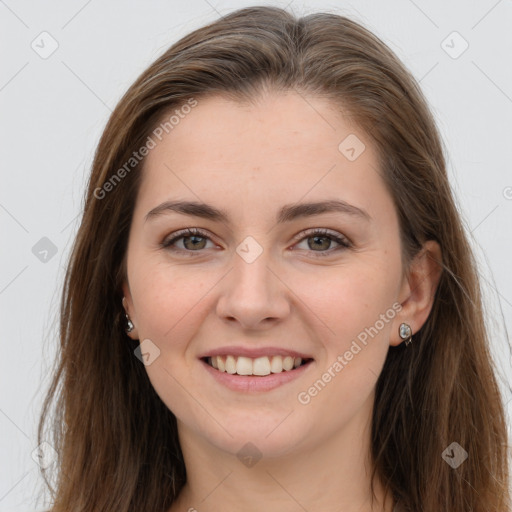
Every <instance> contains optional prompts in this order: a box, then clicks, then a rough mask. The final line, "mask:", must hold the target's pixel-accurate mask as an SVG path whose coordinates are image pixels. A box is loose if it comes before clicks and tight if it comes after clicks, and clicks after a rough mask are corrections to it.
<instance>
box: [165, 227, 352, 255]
mask: <svg viewBox="0 0 512 512" xmlns="http://www.w3.org/2000/svg"><path fill="white" fill-rule="evenodd" d="M191 236H200V237H203V238H206V239H208V240H209V241H211V242H212V243H215V242H214V240H212V238H213V237H212V235H211V234H210V233H209V232H207V231H206V230H203V229H202V228H196V227H192V228H184V229H180V230H178V231H175V232H174V233H172V234H171V235H170V236H167V237H166V238H165V239H164V240H163V242H162V243H161V244H160V245H161V246H162V248H164V249H168V250H170V251H173V252H179V253H187V255H193V254H194V253H195V252H197V253H201V252H203V251H202V250H198V251H188V250H185V249H176V248H170V247H171V245H172V244H173V243H174V242H176V241H177V240H180V239H182V238H187V237H191ZM308 236H311V237H312V236H325V237H327V238H330V239H331V240H332V241H334V242H336V243H337V244H338V245H339V246H340V247H337V248H334V249H329V250H327V251H312V250H311V251H309V252H313V253H316V254H317V256H320V257H321V256H329V255H331V254H333V253H334V252H337V251H338V250H339V249H340V248H343V249H349V248H352V247H353V245H354V244H353V243H352V241H351V240H350V239H349V238H348V237H347V236H346V235H344V234H342V233H339V232H337V231H334V230H331V229H327V228H307V229H304V230H302V231H301V232H300V233H298V234H297V235H295V236H294V238H293V240H294V243H299V242H301V241H303V240H304V239H306V238H308Z"/></svg>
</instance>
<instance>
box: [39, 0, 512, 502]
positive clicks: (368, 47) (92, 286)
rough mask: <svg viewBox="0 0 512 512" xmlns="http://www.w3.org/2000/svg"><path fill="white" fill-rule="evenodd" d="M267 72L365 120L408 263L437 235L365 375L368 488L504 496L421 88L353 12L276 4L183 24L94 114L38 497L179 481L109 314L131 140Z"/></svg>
mask: <svg viewBox="0 0 512 512" xmlns="http://www.w3.org/2000/svg"><path fill="white" fill-rule="evenodd" d="M266 87H270V88H273V89H275V90H293V91H295V92H297V93H299V94H308V95H317V96H322V97H324V98H327V99H329V100H331V101H332V104H333V105H338V106H339V107H340V109H343V112H344V114H346V115H350V116H351V119H352V120H353V121H355V122H356V123H357V124H358V125H359V126H360V127H361V128H362V129H363V130H364V131H365V132H366V133H367V134H368V135H369V137H370V138H371V140H372V141H373V143H374V144H375V147H376V148H377V151H378V155H379V160H380V161H379V163H380V169H381V172H382V175H383V178H384V180H385V182H386V185H387V187H388V188H389V192H390V194H391V196H392V198H393V200H394V204H395V207H396V210H397V212H398V215H399V221H400V230H401V240H402V249H403V255H404V262H405V263H406V264H407V263H409V262H410V261H411V259H412V257H413V256H414V255H415V254H416V253H417V251H418V250H419V249H420V248H421V246H422V244H423V243H424V242H425V241H426V240H435V241H437V242H438V243H439V245H440V246H441V250H442V254H443V261H442V266H443V271H442V275H441V279H440V282H439V285H438V288H437V290H436V295H435V299H434V305H433V308H432V311H431V314H430V315H429V318H428V319H427V321H426V323H425V324H424V326H423V327H422V329H421V330H420V331H419V332H418V333H416V334H415V335H414V343H413V347H414V348H413V349H412V348H409V349H407V350H404V349H403V344H402V345H400V346H398V347H391V348H390V350H389V352H388V356H387V359H386V361H385V365H384V368H383V371H382V374H381V375H380V377H379V380H378V382H377V388H376V397H375V406H374V411H373V421H372V458H373V462H374V466H373V473H372V491H373V480H374V478H375V476H376V475H379V477H380V478H381V479H382V482H383V483H384V485H385V488H386V491H389V492H391V493H392V495H393V497H394V499H395V500H400V502H401V504H402V505H403V507H404V509H405V510H409V511H414V512H417V511H425V512H440V511H445V510H449V511H450V512H468V511H473V512H505V511H509V510H510V508H509V507H510V495H509V489H508V481H509V480H508V479H509V474H508V469H509V468H508V460H507V442H508V441H507V427H506V421H505V415H504V407H503V404H502V398H501V394H500V391H499V387H498V384H497V381H496V377H495V375H496V372H495V367H494V364H493V361H492V359H491V355H490V349H489V339H488V334H487V328H486V324H485V320H484V314H483V305H482V299H481V291H480V285H479V280H478V273H477V267H476V264H475V260H474V257H473V254H472V250H471V247H470V245H469V242H468V235H467V234H466V232H465V230H464V227H463V223H462V221H461V218H460V216H459V213H458V210H457V208H456V204H455V201H454V198H453V196H452V192H451V189H450V185H449V182H448V178H447V172H446V168H445V160H444V155H443V152H444V149H443V146H442V143H441V140H440V137H439V134H438V131H437V128H436V126H435V123H434V120H433V118H432V115H431V113H430V111H429V108H428V106H427V103H426V101H425V99H424V96H423V95H422V93H421V91H420V89H419V87H418V85H417V83H416V81H415V80H414V78H413V77H412V75H411V74H410V73H409V72H408V71H407V70H406V69H405V68H404V66H403V65H402V64H401V62H400V61H399V60H398V59H397V57H396V56H395V55H394V54H393V53H392V52H391V50H390V49H389V48H388V47H387V46H386V45H385V44H384V43H383V42H382V41H381V40H380V39H379V38H377V37H376V36H375V35H373V34H372V33H371V32H369V31H368V30H367V29H365V28H364V27H362V26H361V25H360V24H358V23H356V22H354V21H352V20H350V19H347V18H346V17H343V16H338V15H335V14H325V13H319V14H312V15H308V16H306V17H302V18H296V17H294V16H293V15H292V14H290V13H289V12H287V11H285V10H282V9H279V8H275V7H251V8H244V9H241V10H238V11H235V12H233V13H231V14H229V15H227V16H225V17H223V18H220V19H218V20H217V21H215V22H213V23H211V24H209V25H207V26H205V27H203V28H200V29H198V30H196V31H194V32H192V33H191V34H189V35H187V36H186V37H184V38H182V39H181V40H180V41H178V42H177V43H175V44H174V45H172V46H171V47H170V48H169V49H168V50H167V51H166V52H165V53H164V54H163V55H162V56H161V57H159V58H158V59H157V60H156V61H155V62H154V63H153V64H151V66H150V67H149V68H148V69H147V70H146V71H144V72H143V73H142V75H141V76H140V77H139V78H138V79H137V80H136V82H135V83H134V84H133V85H132V86H131V87H130V88H129V89H128V91H127V92H126V94H125V95H124V96H123V97H122V99H121V100H120V102H119V103H118V105H117V107H116V108H115V110H114V112H113V113H112V115H111V117H110V119H109V121H108V124H107V126H106V128H105V131H104V133H103V135H102V137H101V140H100V142H99V145H98V148H97V151H96V154H95V158H94V162H93V167H92V172H91V175H90V179H89V183H88V188H87V192H86V197H85V206H84V212H83V217H82V221H81V225H80V228H79V230H78V233H77V236H76V239H75V242H74V246H73V249H72V253H71V257H70V262H69V266H68V269H67V273H66V278H65V285H64V290H63V294H62V300H61V311H60V353H59V360H58V361H57V365H56V368H55V374H54V377H53V381H52V384H51V386H50V389H49V391H48V394H47V396H46V399H45V402H44V407H43V410H42V415H41V420H40V424H39V432H38V434H39V442H43V441H45V440H46V441H48V442H49V443H50V444H51V445H52V446H53V447H54V448H55V450H56V451H57V453H58V460H57V464H56V467H57V468H58V472H57V474H56V477H55V481H54V482H51V481H50V479H49V478H48V475H47V471H44V470H43V477H44V479H45V482H46V484H47V485H48V486H49V488H50V490H51V494H52V502H53V505H52V509H51V510H52V511H53V512H69V511H71V510H72V511H73V512H85V511H90V512H93V511H94V512H100V511H112V510H115V511H116V512H124V511H126V512H128V511H136V512H143V511H148V512H149V511H151V512H155V511H165V510H167V509H168V508H169V507H170V505H171V504H172V503H173V501H174V500H175V499H176V497H177V495H178V493H179V492H180V490H181V488H182V486H183V485H184V483H185V481H186V472H185V465H184V461H183V456H182V453H181V449H180V445H179V441H178V436H177V430H176V419H175V416H174V415H173V413H172V412H171V411H170V410H168V408H167V407H166V406H165V405H164V404H163V402H162V401H161V400H160V398H159V397H158V395H157V394H156V392H155V391H154V389H153V387H152V385H151V383H150V381H149V379H148V376H147V373H146V371H145V368H144V366H143V365H142V364H141V363H140V361H139V360H138V359H137V358H136V357H135V356H134V349H135V348H136V346H137V342H135V343H134V342H132V341H131V340H130V339H129V338H128V337H127V336H126V334H125V332H124V323H123V322H122V320H123V319H124V317H123V310H122V306H121V299H122V291H121V283H122V281H123V279H124V278H125V267H124V264H123V261H124V256H125V253H126V248H127V240H128V232H129V227H130V223H131V217H132V212H133V208H134V203H135V198H136V194H137V190H138V184H139V178H140V175H141V172H142V169H143V166H144V159H143V158H142V159H140V162H136V163H135V164H134V163H133V161H131V160H130V158H133V152H134V151H137V149H138V148H141V147H142V146H144V145H146V144H147V142H148V137H150V136H151V134H152V133H153V134H154V130H155V127H156V126H158V123H159V122H161V121H162V119H165V118H166V116H167V117H169V115H171V114H172V112H174V110H176V109H179V108H180V107H182V106H183V105H186V104H187V102H190V99H191V98H193V99H194V100H195V101H199V102H200V100H201V98H204V97H206V96H207V95H215V94H223V95H227V96H228V97H229V98H231V99H234V100H238V101H252V100H253V99H254V98H255V97H256V95H257V94H258V93H260V92H261V91H262V90H263V89H264V88H266ZM127 162H131V164H130V165H131V166H132V167H133V169H132V168H131V167H127V166H126V163H127ZM123 166H124V167H123ZM122 168H124V170H125V172H121V171H120V169H122ZM107 183H110V185H109V186H106V184H107ZM53 403H54V404H55V408H54V410H53V411H52V414H50V408H51V405H52V404H53ZM50 417H51V418H52V423H51V425H50V426H51V431H52V437H51V438H46V436H45V433H44V431H45V428H44V427H45V425H46V424H47V422H49V419H50ZM452 442H457V443H458V444H459V445H460V446H461V447H463V448H464V450H465V451H466V452H467V453H468V458H467V460H465V461H464V462H463V463H462V464H461V465H460V466H458V467H457V468H452V467H451V466H450V465H449V464H447V462H445V460H444V459H443V457H442V453H443V451H444V450H445V449H446V448H447V447H448V446H449V445H450V444H451V443H452Z"/></svg>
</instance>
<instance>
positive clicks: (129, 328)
mask: <svg viewBox="0 0 512 512" xmlns="http://www.w3.org/2000/svg"><path fill="white" fill-rule="evenodd" d="M124 316H125V317H126V332H132V331H133V327H134V325H133V322H132V321H131V320H130V317H129V316H128V313H125V314H124Z"/></svg>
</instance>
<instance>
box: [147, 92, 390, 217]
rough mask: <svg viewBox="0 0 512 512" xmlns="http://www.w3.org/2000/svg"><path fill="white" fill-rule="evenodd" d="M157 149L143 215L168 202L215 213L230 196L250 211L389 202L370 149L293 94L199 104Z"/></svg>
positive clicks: (355, 132) (318, 102)
mask: <svg viewBox="0 0 512 512" xmlns="http://www.w3.org/2000/svg"><path fill="white" fill-rule="evenodd" d="M155 142H156V145H155V147H154V148H153V149H152V150H151V151H150V152H149V154H148V156H147V157H146V161H145V164H144V170H143V179H142V183H141V188H140V190H139V199H140V201H138V202H142V203H144V206H145V207H146V208H149V207H154V206H155V205H156V204H157V203H158V202H159V201H165V200H168V199H169V197H172V198H177V197H179V198H187V199H194V200H202V201H205V202H208V203H216V204H217V206H220V207H222V206H225V205H223V204H222V202H223V200H226V199H227V198H228V197H229V201H230V204H233V205H237V204H238V206H239V207H240V208H243V209H244V210H247V209H248V208H250V209H251V211H254V209H255V208H260V209H261V208H270V207H271V205H272V204H274V205H275V207H274V208H273V209H274V210H277V207H278V206H280V204H281V203H285V202H286V203H289V202H298V201H301V200H302V199H307V200H321V199H325V197H326V194H328V195H329V196H330V197H332V196H333V195H336V194H338V195H342V196H343V199H344V200H346V201H348V202H353V203H357V204H358V205H359V206H361V207H363V208H365V209H367V210H369V211H371V210H372V209H373V206H375V204H376V202H378V200H379V197H376V196H379V195H380V196H382V197H380V199H381V200H387V201H388V206H389V201H391V198H390V197H389V196H388V197H386V196H387V192H386V190H385V187H384V183H383V181H382V178H381V176H380V170H379V166H378V160H377V154H376V151H375V149H374V147H373V144H372V143H371V141H370V140H369V138H368V137H367V135H366V134H365V133H364V132H363V131H362V130H361V129H359V128H358V127H357V126H356V125H355V124H354V123H352V122H351V121H350V119H349V118H348V117H346V116H344V115H343V114H342V113H341V112H340V109H339V108H337V107H336V106H335V105H334V104H333V103H330V102H329V101H327V100H325V99H321V98H317V97H311V96H308V97H305V96H302V95H299V94H297V93H293V92H289V93H272V94H268V95H266V96H263V97H260V98H258V100H257V101H256V102H255V103H254V104H253V103H250V104H249V103H243V104H242V103H238V102H234V101H231V100H229V99H226V98H223V97H219V96H215V97H209V98H206V99H200V100H198V103H197V106H195V107H194V108H192V109H190V111H189V113H187V114H182V116H180V119H179V122H178V123H176V124H174V125H173V126H172V129H170V130H169V133H164V135H163V137H161V140H160V141H159V140H156V139H155ZM369 195H370V197H368V196H369ZM269 213H270V212H269ZM272 213H273V212H272Z"/></svg>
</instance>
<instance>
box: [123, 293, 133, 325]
mask: <svg viewBox="0 0 512 512" xmlns="http://www.w3.org/2000/svg"><path fill="white" fill-rule="evenodd" d="M121 303H122V304H123V308H124V309H125V313H124V316H125V317H126V329H125V330H126V332H132V331H133V328H134V325H133V322H132V321H131V320H130V317H129V316H128V313H126V298H125V297H123V300H122V301H121Z"/></svg>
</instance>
